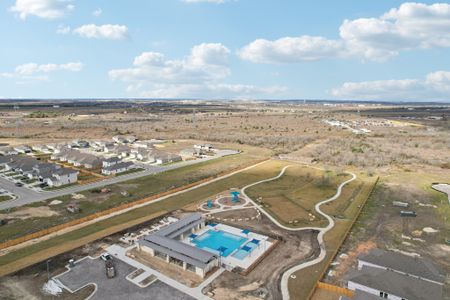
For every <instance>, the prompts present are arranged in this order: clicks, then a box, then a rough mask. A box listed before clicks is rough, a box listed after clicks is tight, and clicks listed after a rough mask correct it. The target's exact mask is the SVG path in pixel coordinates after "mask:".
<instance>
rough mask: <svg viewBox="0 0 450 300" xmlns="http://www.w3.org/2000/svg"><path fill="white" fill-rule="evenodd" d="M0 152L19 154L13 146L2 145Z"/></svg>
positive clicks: (3, 153)
mask: <svg viewBox="0 0 450 300" xmlns="http://www.w3.org/2000/svg"><path fill="white" fill-rule="evenodd" d="M0 154H2V155H17V154H19V153H18V152H17V151H16V150H14V148H13V147H9V146H3V147H0Z"/></svg>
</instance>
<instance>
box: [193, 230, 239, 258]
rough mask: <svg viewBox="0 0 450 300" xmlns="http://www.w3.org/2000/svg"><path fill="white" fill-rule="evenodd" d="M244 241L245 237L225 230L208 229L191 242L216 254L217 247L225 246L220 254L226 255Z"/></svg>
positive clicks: (217, 251)
mask: <svg viewBox="0 0 450 300" xmlns="http://www.w3.org/2000/svg"><path fill="white" fill-rule="evenodd" d="M246 241H247V239H246V238H244V237H240V236H237V235H234V234H232V233H229V232H225V231H222V230H218V231H215V230H208V231H207V232H205V233H203V234H202V235H200V236H198V237H196V238H195V239H193V240H192V243H194V244H195V246H196V247H198V248H202V249H203V250H206V251H211V252H214V253H218V254H220V253H219V249H220V248H221V247H224V248H226V250H225V251H223V252H222V256H223V257H227V256H228V255H230V253H231V252H233V251H234V250H236V249H237V248H239V247H240V246H241V245H242V244H243V243H245V242H246Z"/></svg>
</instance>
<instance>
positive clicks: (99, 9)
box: [92, 8, 103, 17]
mask: <svg viewBox="0 0 450 300" xmlns="http://www.w3.org/2000/svg"><path fill="white" fill-rule="evenodd" d="M102 13H103V10H102V9H101V8H97V9H96V10H94V11H93V12H92V15H93V16H94V17H99V16H100V15H101V14H102Z"/></svg>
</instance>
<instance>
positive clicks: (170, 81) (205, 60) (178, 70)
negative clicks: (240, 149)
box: [109, 43, 284, 98]
mask: <svg viewBox="0 0 450 300" xmlns="http://www.w3.org/2000/svg"><path fill="white" fill-rule="evenodd" d="M229 54H230V50H229V49H228V48H227V47H225V46H224V45H222V44H218V43H209V44H208V43H203V44H200V45H196V46H194V47H192V49H191V52H190V54H189V55H188V56H187V57H185V58H183V59H167V58H166V57H165V56H164V54H162V53H159V52H143V53H142V54H141V55H139V56H137V57H135V58H134V61H133V67H131V68H126V69H115V70H111V71H110V72H109V76H110V78H111V79H112V80H120V81H123V82H125V83H127V84H128V87H127V91H128V92H130V93H133V94H136V95H139V96H142V97H153V98H164V97H167V98H175V97H211V98H221V97H230V96H231V95H234V96H245V95H251V96H254V95H260V94H272V93H276V92H279V91H284V88H282V87H257V86H253V85H242V84H226V83H223V80H225V79H226V78H227V77H228V76H229V75H230V74H231V71H230V69H229V67H228V56H229Z"/></svg>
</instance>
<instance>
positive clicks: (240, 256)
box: [232, 242, 258, 260]
mask: <svg viewBox="0 0 450 300" xmlns="http://www.w3.org/2000/svg"><path fill="white" fill-rule="evenodd" d="M245 246H247V247H248V248H250V249H249V251H246V250H244V249H242V248H241V249H239V250H238V251H236V252H235V253H234V254H233V255H232V256H233V257H235V258H237V259H240V260H243V259H244V258H246V257H247V256H248V255H249V254H250V253H251V252H252V251H253V250H255V248H256V247H258V245H257V244H255V243H252V242H248V243H247V244H245Z"/></svg>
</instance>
